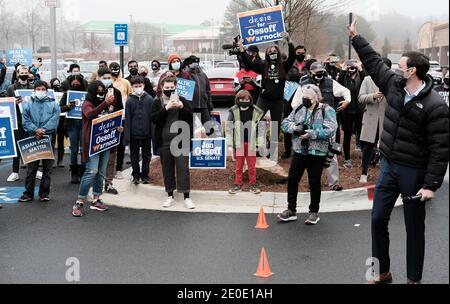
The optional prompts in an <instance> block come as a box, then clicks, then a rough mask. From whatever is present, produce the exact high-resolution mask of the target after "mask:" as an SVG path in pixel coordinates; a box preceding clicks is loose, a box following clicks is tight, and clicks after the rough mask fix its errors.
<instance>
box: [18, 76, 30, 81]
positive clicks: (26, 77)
mask: <svg viewBox="0 0 450 304" xmlns="http://www.w3.org/2000/svg"><path fill="white" fill-rule="evenodd" d="M19 79H20V80H22V81H27V80H28V75H20V76H19Z"/></svg>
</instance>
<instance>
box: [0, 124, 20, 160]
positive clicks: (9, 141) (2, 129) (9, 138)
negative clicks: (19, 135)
mask: <svg viewBox="0 0 450 304" xmlns="http://www.w3.org/2000/svg"><path fill="white" fill-rule="evenodd" d="M16 156H17V151H16V140H15V138H14V130H13V126H12V122H11V118H10V117H7V116H3V117H0V159H5V158H13V157H16Z"/></svg>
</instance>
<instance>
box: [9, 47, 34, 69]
mask: <svg viewBox="0 0 450 304" xmlns="http://www.w3.org/2000/svg"><path fill="white" fill-rule="evenodd" d="M16 63H20V64H24V65H27V66H31V65H32V64H33V50H32V49H14V50H6V65H7V66H9V67H13V66H15V65H16Z"/></svg>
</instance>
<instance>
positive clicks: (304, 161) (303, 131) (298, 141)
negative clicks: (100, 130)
mask: <svg viewBox="0 0 450 304" xmlns="http://www.w3.org/2000/svg"><path fill="white" fill-rule="evenodd" d="M301 90H302V96H303V104H302V105H301V106H300V107H298V108H297V109H296V110H295V111H293V112H292V113H291V115H289V117H288V118H286V119H285V120H284V121H283V123H282V124H281V129H282V130H283V132H285V133H290V134H293V138H292V143H293V150H294V155H293V158H292V164H291V169H290V171H289V177H288V204H289V205H288V209H287V210H286V211H284V212H283V213H281V214H279V215H278V218H279V219H280V220H281V221H283V222H290V221H296V220H297V219H298V217H297V196H298V185H299V182H300V180H301V179H302V177H303V174H304V172H305V170H306V171H307V172H308V179H309V187H310V191H311V204H310V206H309V212H310V213H309V216H308V218H307V219H306V221H305V224H307V225H316V224H318V223H319V221H320V218H319V208H320V197H321V192H322V183H321V179H322V172H323V169H324V167H325V166H326V163H325V161H326V159H327V157H328V156H329V153H330V151H334V152H338V151H335V150H339V149H338V147H335V145H333V144H332V143H331V142H332V140H333V137H334V135H335V134H336V129H337V121H336V111H335V110H334V109H333V107H331V106H329V105H327V104H323V103H321V101H322V93H321V91H320V89H319V87H317V86H315V85H306V86H304V87H302V88H301ZM333 157H334V156H332V158H333ZM329 161H330V160H329Z"/></svg>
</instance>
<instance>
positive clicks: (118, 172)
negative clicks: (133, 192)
mask: <svg viewBox="0 0 450 304" xmlns="http://www.w3.org/2000/svg"><path fill="white" fill-rule="evenodd" d="M116 179H117V180H123V174H122V171H117V172H116Z"/></svg>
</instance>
